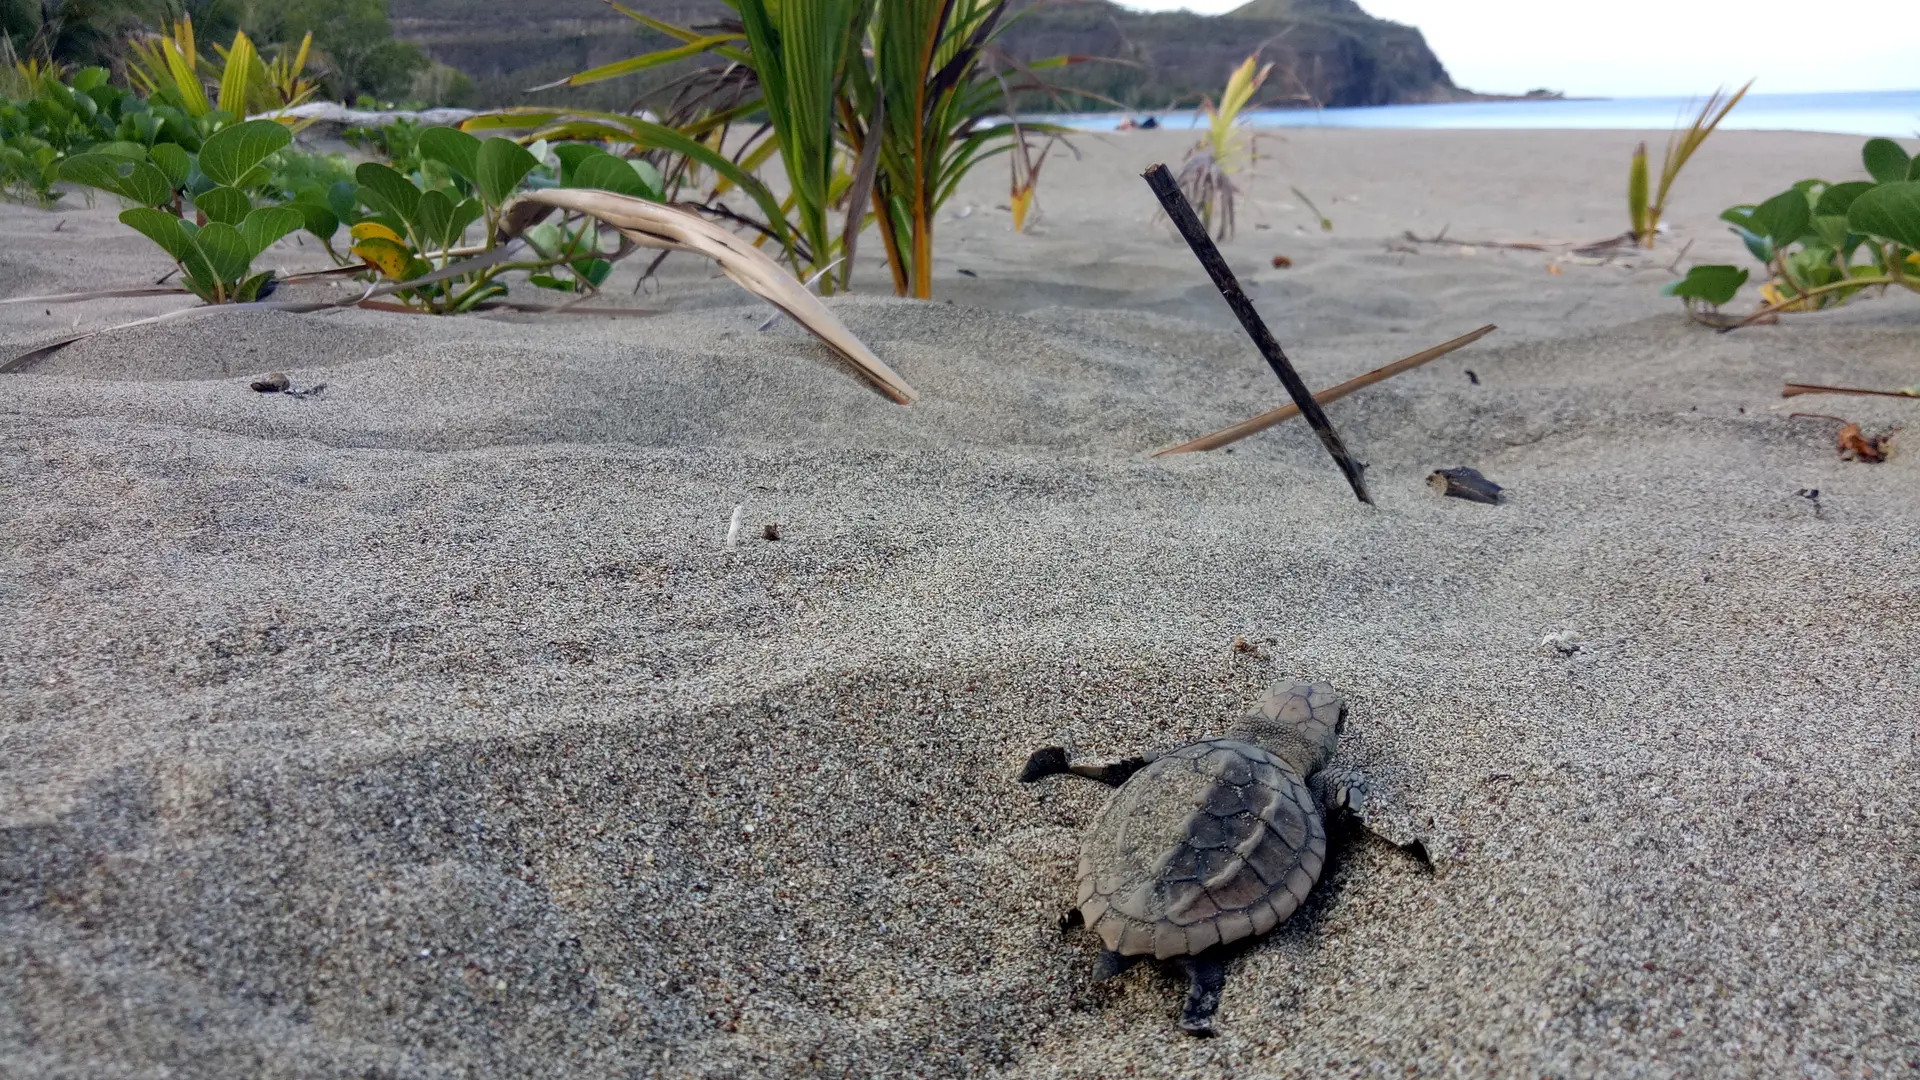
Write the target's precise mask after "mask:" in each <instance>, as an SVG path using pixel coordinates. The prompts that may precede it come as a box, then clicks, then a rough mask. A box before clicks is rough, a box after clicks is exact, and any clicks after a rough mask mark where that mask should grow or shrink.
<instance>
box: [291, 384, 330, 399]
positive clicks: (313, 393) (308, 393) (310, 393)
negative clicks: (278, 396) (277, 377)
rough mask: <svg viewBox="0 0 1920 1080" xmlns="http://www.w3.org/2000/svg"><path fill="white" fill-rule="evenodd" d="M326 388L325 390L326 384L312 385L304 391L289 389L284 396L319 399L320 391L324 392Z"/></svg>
mask: <svg viewBox="0 0 1920 1080" xmlns="http://www.w3.org/2000/svg"><path fill="white" fill-rule="evenodd" d="M326 388H327V384H326V383H314V384H313V385H312V386H309V387H307V388H306V389H305V390H294V389H291V388H289V389H288V390H287V391H286V394H287V396H288V397H319V396H320V391H322V390H325V389H326Z"/></svg>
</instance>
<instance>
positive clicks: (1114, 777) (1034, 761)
mask: <svg viewBox="0 0 1920 1080" xmlns="http://www.w3.org/2000/svg"><path fill="white" fill-rule="evenodd" d="M1152 762H1153V756H1152V755H1143V756H1140V757H1130V758H1121V759H1120V760H1118V761H1082V762H1075V761H1072V760H1070V759H1069V758H1068V757H1067V751H1066V748H1065V747H1062V746H1043V747H1041V748H1040V749H1038V750H1035V751H1034V752H1033V753H1032V754H1031V755H1030V756H1029V757H1028V758H1027V764H1026V767H1025V768H1023V769H1021V770H1020V782H1021V783H1023V784H1031V783H1033V782H1034V781H1035V780H1040V779H1044V778H1046V777H1049V776H1058V775H1060V774H1062V773H1067V774H1070V775H1073V776H1081V777H1085V778H1086V779H1088V780H1098V781H1099V782H1100V783H1102V784H1105V785H1107V786H1108V787H1119V786H1120V785H1121V784H1124V783H1126V782H1127V778H1128V777H1130V776H1132V775H1133V774H1134V773H1137V772H1139V771H1140V770H1141V769H1144V768H1146V767H1147V766H1148V765H1150V764H1152Z"/></svg>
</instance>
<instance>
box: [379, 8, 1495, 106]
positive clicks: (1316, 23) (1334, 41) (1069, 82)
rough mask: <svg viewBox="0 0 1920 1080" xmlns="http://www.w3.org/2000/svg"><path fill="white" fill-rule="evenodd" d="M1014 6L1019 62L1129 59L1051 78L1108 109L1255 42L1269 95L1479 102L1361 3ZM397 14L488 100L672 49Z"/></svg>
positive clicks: (1165, 100)
mask: <svg viewBox="0 0 1920 1080" xmlns="http://www.w3.org/2000/svg"><path fill="white" fill-rule="evenodd" d="M626 2H627V4H628V5H629V6H631V7H633V8H635V9H637V10H640V11H643V12H645V13H647V14H649V15H653V16H656V17H658V18H662V19H666V20H669V21H673V22H681V23H697V22H701V21H705V20H711V19H715V18H721V17H725V16H726V15H728V14H730V12H729V11H728V9H727V8H726V6H725V5H723V4H720V3H718V2H717V0H626ZM1015 2H1016V3H1019V4H1021V6H1022V7H1030V8H1031V10H1027V11H1024V12H1023V13H1022V16H1021V18H1020V19H1019V20H1018V22H1016V23H1015V24H1014V25H1013V26H1012V27H1011V28H1010V29H1009V30H1008V31H1007V33H1006V35H1005V36H1004V37H1003V38H1002V39H1001V41H1002V44H1003V45H1004V46H1005V47H1006V49H1007V51H1008V52H1009V53H1010V54H1012V55H1013V56H1015V57H1018V58H1021V59H1026V60H1033V59H1039V58H1041V57H1046V56H1055V55H1061V54H1068V55H1075V56H1088V57H1104V58H1111V59H1115V60H1121V61H1124V63H1118V64H1108V63H1087V64H1077V65H1074V66H1073V67H1071V68H1068V69H1066V70H1065V71H1061V72H1054V73H1051V74H1050V75H1049V78H1050V79H1052V80H1053V81H1056V82H1059V83H1061V84H1063V85H1065V86H1068V87H1072V88H1077V89H1082V90H1086V91H1088V92H1089V93H1090V94H1092V95H1098V97H1093V96H1079V95H1075V96H1074V97H1072V98H1070V99H1069V100H1068V102H1067V104H1069V105H1070V106H1072V107H1075V108H1110V107H1111V106H1109V105H1105V104H1103V103H1102V102H1101V100H1100V99H1101V98H1105V99H1111V100H1112V101H1117V102H1119V103H1121V104H1122V105H1124V106H1126V107H1128V108H1132V109H1141V110H1146V109H1157V108H1165V107H1168V106H1172V105H1182V104H1185V105H1191V104H1194V103H1196V102H1198V101H1199V98H1200V95H1201V94H1218V93H1219V89H1220V86H1221V84H1222V83H1223V82H1225V80H1226V77H1227V73H1228V72H1229V71H1231V70H1232V69H1233V67H1234V65H1236V64H1238V63H1239V62H1240V61H1241V60H1242V59H1244V58H1245V57H1246V56H1247V54H1248V53H1250V52H1253V51H1255V50H1256V49H1258V50H1260V51H1261V55H1262V56H1263V58H1264V59H1266V60H1271V61H1273V62H1274V65H1275V66H1274V75H1273V77H1272V78H1271V79H1270V80H1269V81H1268V83H1267V85H1266V87H1265V88H1264V90H1263V92H1262V94H1261V96H1260V100H1261V101H1263V102H1268V103H1273V104H1299V105H1389V104H1398V103H1404V102H1424V101H1451V100H1456V99H1459V98H1463V97H1467V96H1469V95H1467V94H1466V93H1464V92H1463V91H1461V90H1459V89H1458V88H1456V87H1455V86H1454V85H1453V81H1452V80H1451V79H1450V78H1448V77H1447V71H1446V68H1444V67H1442V66H1441V64H1440V61H1439V59H1438V58H1437V57H1435V56H1434V55H1433V51H1432V50H1431V49H1429V48H1427V43H1426V40H1425V39H1424V38H1422V37H1421V36H1420V31H1418V30H1416V29H1414V28H1413V27H1410V26H1402V25H1400V24H1398V23H1392V22H1387V21H1385V20H1382V19H1376V18H1374V17H1373V16H1371V15H1368V14H1367V13H1366V11H1364V10H1363V9H1362V8H1361V7H1360V5H1359V4H1357V3H1355V2H1354V0H1253V2H1252V3H1249V4H1247V5H1245V6H1244V7H1241V8H1239V9H1237V10H1235V11H1233V12H1232V13H1230V14H1227V15H1217V16H1204V15H1194V14H1192V13H1190V12H1184V11H1182V12H1159V13H1145V12H1137V11H1130V10H1127V9H1126V8H1122V7H1120V6H1118V5H1116V4H1112V3H1107V2H1105V0H1070V2H1053V3H1038V4H1035V3H1032V2H1031V0H1015ZM392 10H393V22H394V29H395V31H396V33H398V34H399V35H400V36H401V37H403V38H405V39H407V40H410V41H413V42H416V43H417V44H419V45H420V46H421V47H423V48H424V49H426V51H427V52H428V54H429V55H431V56H432V57H433V58H434V59H435V60H437V61H439V62H441V63H443V64H448V65H451V66H452V67H455V68H458V69H460V70H461V71H463V72H465V73H466V74H467V75H468V76H470V77H471V78H472V79H473V80H474V84H475V87H476V91H477V94H476V97H477V101H476V104H480V105H501V104H512V103H524V102H525V101H527V99H526V98H525V97H523V96H522V94H521V91H522V90H524V89H525V88H526V87H528V86H533V85H536V84H539V83H542V82H547V81H550V80H552V79H555V78H559V77H561V76H565V75H568V74H571V73H573V72H576V71H581V70H585V69H586V68H590V67H593V66H595V65H598V64H604V63H608V62H611V61H614V60H618V59H621V58H623V57H626V56H631V55H634V54H635V53H638V52H641V51H644V50H647V49H652V48H663V47H666V46H667V44H668V41H667V39H666V38H664V37H660V36H658V35H654V34H652V33H651V32H648V31H645V30H643V29H641V28H640V27H638V26H637V25H636V24H635V23H633V22H632V21H631V20H629V19H627V18H625V17H623V16H621V15H620V14H618V13H617V12H615V11H613V10H612V9H611V8H609V7H608V6H607V5H605V4H603V3H601V2H599V0H542V2H541V3H539V4H537V5H524V4H514V5H507V4H489V3H476V2H474V0H393V6H392ZM664 77H666V76H665V73H663V72H652V73H649V74H648V75H647V76H644V77H641V78H638V79H634V78H629V79H622V80H618V81H615V82H611V83H606V84H601V85H599V86H596V87H591V88H583V89H581V90H576V91H568V92H561V94H560V96H554V95H552V94H549V95H546V96H543V97H542V98H541V99H540V100H547V101H556V100H568V101H573V102H577V103H581V104H588V103H591V104H596V105H602V106H608V105H618V104H625V103H627V102H629V101H631V100H632V99H633V98H634V96H635V95H637V94H638V93H639V92H641V91H642V90H644V89H645V88H646V87H647V86H649V85H657V84H658V83H659V82H660V81H661V80H662V79H663V78H664ZM1029 104H1030V105H1032V106H1034V107H1047V105H1048V103H1046V102H1043V101H1040V100H1033V101H1030V102H1029Z"/></svg>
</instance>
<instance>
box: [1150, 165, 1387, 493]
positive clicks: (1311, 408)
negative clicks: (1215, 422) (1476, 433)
mask: <svg viewBox="0 0 1920 1080" xmlns="http://www.w3.org/2000/svg"><path fill="white" fill-rule="evenodd" d="M1141 176H1142V177H1143V178H1144V179H1145V180H1146V181H1147V186H1148V187H1150V188H1152V189H1153V194H1154V197H1155V198H1157V199H1159V200H1160V205H1161V207H1162V208H1164V209H1165V210H1166V212H1167V219H1168V220H1169V221H1172V222H1173V227H1174V228H1176V229H1178V230H1180V235H1181V237H1182V238H1183V239H1185V240H1186V242H1187V246H1188V247H1190V248H1192V249H1193V254H1194V257H1195V258H1197V259H1199V260H1200V265H1201V266H1202V267H1204V268H1205V269H1206V271H1207V276H1209V277H1211V278H1212V279H1213V284H1214V287H1215V288H1217V289H1219V290H1220V296H1221V298H1222V299H1224V300H1225V301H1226V302H1227V306H1228V307H1229V308H1232V309H1233V314H1234V315H1235V317H1237V318H1238V319H1239V320H1240V325H1241V326H1242V327H1243V328H1244V329H1245V330H1246V331H1247V336H1248V337H1251V338H1252V339H1253V344H1254V347H1255V348H1257V349H1259V350H1260V355H1261V356H1264V357H1265V358H1266V360H1267V364H1268V366H1270V367H1272V368H1273V373H1274V374H1275V375H1278V376H1279V377H1280V385H1282V386H1284V387H1286V388H1287V396H1289V397H1291V398H1293V403H1294V404H1295V405H1297V406H1299V408H1300V415H1302V416H1304V417H1306V418H1307V423H1309V424H1312V425H1313V430H1314V433H1315V434H1317V435H1319V436H1320V443H1321V445H1323V446H1325V447H1326V448H1327V453H1328V454H1330V455H1332V457H1333V461H1334V464H1336V465H1338V466H1340V471H1341V472H1342V473H1344V474H1345V475H1346V478H1347V483H1348V484H1349V485H1351V486H1352V488H1353V494H1354V497H1355V498H1358V499H1359V500H1360V501H1361V502H1363V503H1367V504H1369V505H1371V504H1372V502H1373V497H1372V496H1370V495H1368V494H1367V482H1366V479H1365V477H1364V476H1362V475H1361V473H1362V470H1363V469H1364V468H1365V466H1363V465H1361V464H1360V463H1359V462H1358V461H1356V460H1354V458H1353V455H1352V454H1350V453H1348V452H1347V447H1346V444H1345V443H1343V442H1341V441H1340V435H1339V433H1337V432H1335V431H1334V430H1333V423H1332V422H1331V421H1329V420H1328V419H1327V414H1326V413H1324V412H1322V411H1321V409H1320V404H1319V403H1318V402H1316V401H1314V400H1313V391H1311V390H1308V389H1307V384H1306V383H1305V382H1303V381H1301V379H1300V374H1299V373H1298V372H1296V371H1294V370H1293V363H1292V361H1289V360H1288V359H1287V354H1286V353H1285V352H1282V351H1281V349H1280V343H1279V342H1278V341H1275V340H1274V339H1273V332H1272V331H1270V330H1268V329H1267V324H1266V323H1265V322H1263V321H1262V320H1261V318H1260V313H1259V312H1257V311H1255V310H1254V308H1253V301H1251V300H1249V299H1247V294H1246V293H1245V292H1244V291H1242V290H1241V288H1240V281H1239V279H1238V278H1236V277H1234V275H1233V270H1232V268H1230V267H1229V266H1227V260H1226V259H1224V258H1222V257H1221V255H1220V249H1219V248H1217V247H1215V246H1214V243H1213V237H1211V236H1209V235H1207V227H1206V226H1205V225H1203V224H1201V222H1200V218H1199V215H1197V214H1195V213H1194V212H1193V206H1192V205H1191V204H1189V203H1188V202H1187V197H1186V196H1185V195H1182V194H1181V193H1180V184H1179V183H1178V182H1177V181H1176V180H1174V178H1173V173H1172V172H1170V171H1169V170H1168V169H1167V167H1166V166H1165V165H1155V166H1154V167H1152V168H1151V169H1148V170H1147V171H1146V172H1144V173H1142V174H1141Z"/></svg>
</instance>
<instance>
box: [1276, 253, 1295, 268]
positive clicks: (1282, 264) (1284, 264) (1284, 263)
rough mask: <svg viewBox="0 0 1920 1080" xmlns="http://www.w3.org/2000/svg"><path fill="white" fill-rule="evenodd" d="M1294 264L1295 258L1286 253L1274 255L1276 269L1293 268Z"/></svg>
mask: <svg viewBox="0 0 1920 1080" xmlns="http://www.w3.org/2000/svg"><path fill="white" fill-rule="evenodd" d="M1292 266H1293V260H1292V259H1289V258H1287V257H1286V256H1285V255H1275V256H1274V257H1273V268H1274V269H1275V270H1287V269H1291V268H1292Z"/></svg>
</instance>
